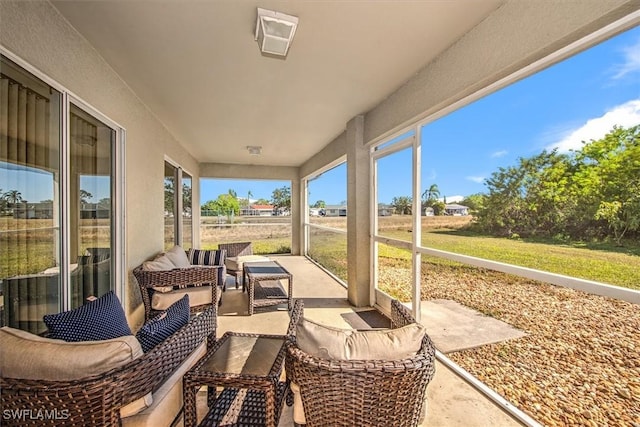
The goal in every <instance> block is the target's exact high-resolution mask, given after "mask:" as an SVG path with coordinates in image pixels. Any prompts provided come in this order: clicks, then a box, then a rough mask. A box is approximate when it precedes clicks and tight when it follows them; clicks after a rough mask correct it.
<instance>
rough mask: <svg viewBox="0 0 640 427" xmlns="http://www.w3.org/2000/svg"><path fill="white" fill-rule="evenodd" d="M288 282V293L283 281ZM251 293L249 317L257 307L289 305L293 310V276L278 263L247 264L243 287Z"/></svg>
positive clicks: (244, 270)
mask: <svg viewBox="0 0 640 427" xmlns="http://www.w3.org/2000/svg"><path fill="white" fill-rule="evenodd" d="M282 280H287V281H288V282H289V283H288V291H285V290H284V288H283V286H282V283H281V281H282ZM245 284H246V286H247V292H248V293H249V306H248V311H249V316H251V315H252V314H253V309H254V308H255V307H266V306H271V305H279V304H284V303H287V307H288V309H289V310H291V303H292V298H293V275H292V274H291V273H289V272H288V271H287V270H286V269H285V268H284V267H283V266H282V265H280V263H278V262H277V261H264V262H250V263H245V264H244V267H243V272H242V286H243V288H244V286H245Z"/></svg>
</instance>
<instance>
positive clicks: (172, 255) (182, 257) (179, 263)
mask: <svg viewBox="0 0 640 427" xmlns="http://www.w3.org/2000/svg"><path fill="white" fill-rule="evenodd" d="M164 255H165V256H166V257H167V258H169V260H170V261H171V262H172V263H173V265H175V266H176V267H177V268H189V267H193V266H192V265H191V262H189V258H188V257H187V253H186V252H185V251H184V249H182V247H181V246H178V245H176V246H174V247H172V248H171V249H169V250H168V251H167V252H166V253H165V254H164Z"/></svg>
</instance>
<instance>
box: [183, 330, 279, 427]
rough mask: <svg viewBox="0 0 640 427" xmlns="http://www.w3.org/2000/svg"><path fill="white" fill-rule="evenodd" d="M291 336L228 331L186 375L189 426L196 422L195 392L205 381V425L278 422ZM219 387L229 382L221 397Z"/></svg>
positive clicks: (273, 425)
mask: <svg viewBox="0 0 640 427" xmlns="http://www.w3.org/2000/svg"><path fill="white" fill-rule="evenodd" d="M285 342H286V337H285V336H282V335H258V334H240V333H235V332H227V333H225V334H224V335H223V336H222V338H221V339H220V340H219V341H217V342H216V343H215V345H214V346H213V347H212V348H211V349H210V350H209V351H208V352H207V354H206V355H205V356H203V357H202V359H200V360H199V361H198V362H197V363H196V364H195V365H194V366H193V367H192V368H191V369H190V370H189V372H187V373H186V374H185V376H184V379H183V385H184V390H183V393H184V425H185V427H193V426H195V425H196V423H197V415H196V393H197V391H198V389H199V388H200V387H201V386H203V385H206V386H208V387H209V395H208V399H207V406H208V407H209V411H208V413H207V414H206V415H205V417H204V419H203V421H202V422H201V423H200V425H201V426H218V425H222V426H247V427H248V426H267V427H276V426H277V425H278V421H279V420H280V414H281V412H282V404H283V401H284V397H285V395H286V392H287V388H288V387H287V383H286V382H282V381H280V377H281V374H282V368H283V365H284V355H285V345H284V344H285ZM216 387H225V388H224V389H223V390H222V391H221V392H220V394H219V395H217V396H216Z"/></svg>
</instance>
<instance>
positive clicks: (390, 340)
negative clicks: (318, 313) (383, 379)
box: [296, 319, 425, 360]
mask: <svg viewBox="0 0 640 427" xmlns="http://www.w3.org/2000/svg"><path fill="white" fill-rule="evenodd" d="M424 335H425V329H424V326H422V325H420V324H417V323H411V324H409V325H406V326H404V327H402V328H398V329H383V330H371V331H354V330H350V329H338V328H331V327H328V326H324V325H321V324H318V323H315V322H312V321H310V320H307V319H301V320H300V323H298V326H297V331H296V340H297V343H298V347H299V348H300V350H302V351H304V352H305V353H308V354H310V355H312V356H316V357H320V358H323V359H335V360H400V359H406V358H410V357H412V356H414V355H415V354H416V353H417V352H418V350H420V347H421V345H422V339H423V338H424Z"/></svg>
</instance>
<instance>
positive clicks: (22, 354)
mask: <svg viewBox="0 0 640 427" xmlns="http://www.w3.org/2000/svg"><path fill="white" fill-rule="evenodd" d="M142 354H143V352H142V348H141V347H140V343H139V342H138V340H137V339H136V337H134V336H133V335H127V336H124V337H120V338H113V339H110V340H105V341H84V342H66V341H62V340H53V339H49V338H43V337H40V336H37V335H33V334H30V333H29V332H25V331H21V330H19V329H13V328H9V327H7V326H5V327H3V328H0V376H2V377H5V378H23V379H32V380H52V381H67V380H76V379H80V378H85V377H89V376H92V375H97V374H101V373H103V372H106V371H109V370H111V369H113V368H116V367H118V366H122V365H125V364H127V363H129V362H131V361H132V360H134V359H136V358H138V357H140V356H142Z"/></svg>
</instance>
